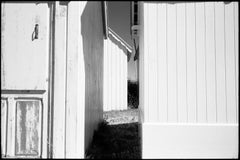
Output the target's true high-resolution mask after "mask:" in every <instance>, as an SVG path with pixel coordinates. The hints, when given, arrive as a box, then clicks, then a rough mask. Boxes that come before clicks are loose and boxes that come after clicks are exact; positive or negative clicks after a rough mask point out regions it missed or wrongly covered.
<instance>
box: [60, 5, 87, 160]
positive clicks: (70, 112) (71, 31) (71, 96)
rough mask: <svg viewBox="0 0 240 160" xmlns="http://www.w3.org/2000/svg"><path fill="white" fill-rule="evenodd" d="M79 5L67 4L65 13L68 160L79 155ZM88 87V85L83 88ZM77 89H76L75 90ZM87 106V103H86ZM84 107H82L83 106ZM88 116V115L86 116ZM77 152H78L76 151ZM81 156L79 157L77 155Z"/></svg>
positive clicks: (66, 150) (66, 154)
mask: <svg viewBox="0 0 240 160" xmlns="http://www.w3.org/2000/svg"><path fill="white" fill-rule="evenodd" d="M79 6H80V4H79V2H70V3H69V4H68V13H67V16H68V17H67V20H68V21H67V26H68V27H67V28H68V30H67V33H68V34H67V62H66V63H67V74H66V76H67V80H66V83H67V85H66V90H67V91H66V144H65V145H66V146H65V147H66V148H65V152H66V153H65V156H66V157H69V158H73V157H78V154H79V153H80V150H79V149H82V148H77V141H76V139H77V136H81V135H79V134H78V133H77V124H78V121H76V118H77V116H78V115H77V108H78V107H80V106H78V103H77V102H78V98H80V97H78V87H80V86H79V83H78V70H79V68H78V63H79V56H80V54H79V53H80V48H79V47H80V46H79V44H80V43H79V39H80V36H79V35H80V34H81V30H80V26H79V25H80V22H78V21H79V17H80V7H79ZM85 72H88V73H89V71H88V68H87V67H86V71H85ZM85 87H86V88H87V87H90V86H89V85H86V86H85ZM76 88H77V89H76ZM86 105H88V102H86ZM83 107H84V106H83ZM86 116H89V115H86ZM77 150H79V151H77ZM79 156H81V155H79Z"/></svg>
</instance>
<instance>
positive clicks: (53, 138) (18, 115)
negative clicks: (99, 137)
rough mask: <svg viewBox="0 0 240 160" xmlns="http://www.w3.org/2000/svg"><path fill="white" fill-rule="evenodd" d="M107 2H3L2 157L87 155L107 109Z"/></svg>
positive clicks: (69, 156)
mask: <svg viewBox="0 0 240 160" xmlns="http://www.w3.org/2000/svg"><path fill="white" fill-rule="evenodd" d="M106 26H107V18H106V3H105V2H86V1H75V2H73V1H66V2H59V1H57V2H43V1H41V2H37V1H36V2H30V1H29V2H20V1H19V2H3V3H1V157H2V158H84V157H85V152H86V149H87V148H88V146H89V144H90V142H91V139H92V136H93V132H94V130H95V129H96V128H97V125H98V123H99V122H101V120H102V112H103V100H102V99H103V55H104V53H103V50H104V42H103V40H104V38H107V32H106V30H107V27H106Z"/></svg>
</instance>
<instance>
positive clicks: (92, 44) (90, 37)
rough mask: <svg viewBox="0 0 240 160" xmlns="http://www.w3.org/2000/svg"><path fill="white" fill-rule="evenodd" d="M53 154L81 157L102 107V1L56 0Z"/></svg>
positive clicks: (62, 156)
mask: <svg viewBox="0 0 240 160" xmlns="http://www.w3.org/2000/svg"><path fill="white" fill-rule="evenodd" d="M55 9H56V12H55V33H54V36H55V37H54V39H55V48H54V50H55V52H54V53H55V55H54V63H55V64H54V108H53V112H54V113H53V116H54V117H53V123H54V124H53V157H54V158H84V157H85V152H86V149H87V148H88V147H89V145H90V143H91V140H92V136H93V132H94V130H95V129H97V126H98V123H99V122H100V121H101V120H102V112H103V108H102V107H103V22H102V9H101V2H67V3H66V2H56V8H55Z"/></svg>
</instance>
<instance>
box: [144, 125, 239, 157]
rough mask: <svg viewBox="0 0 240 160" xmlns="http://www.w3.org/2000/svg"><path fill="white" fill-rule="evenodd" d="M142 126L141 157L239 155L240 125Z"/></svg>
mask: <svg viewBox="0 0 240 160" xmlns="http://www.w3.org/2000/svg"><path fill="white" fill-rule="evenodd" d="M142 129H143V131H144V132H142V147H143V150H142V158H237V157H238V141H237V139H238V124H195V123H188V124H187V123H186V124H179V123H163V124H162V123H144V124H142ZM156 146H157V147H156Z"/></svg>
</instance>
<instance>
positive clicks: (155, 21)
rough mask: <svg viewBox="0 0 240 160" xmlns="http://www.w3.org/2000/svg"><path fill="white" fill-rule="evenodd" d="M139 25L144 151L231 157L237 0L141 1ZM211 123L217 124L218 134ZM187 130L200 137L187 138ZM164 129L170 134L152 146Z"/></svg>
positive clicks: (235, 104) (148, 153) (233, 147)
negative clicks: (211, 0) (166, 140)
mask: <svg viewBox="0 0 240 160" xmlns="http://www.w3.org/2000/svg"><path fill="white" fill-rule="evenodd" d="M140 28H141V29H140V109H141V111H140V113H141V119H142V120H141V121H142V122H143V128H142V129H143V131H142V134H143V135H142V136H143V138H142V139H143V157H148V156H150V157H151V156H152V157H154V156H162V157H171V156H173V157H175V156H183V157H184V156H186V157H198V156H199V157H201V156H202V157H207V156H210V157H218V156H219V157H237V148H238V145H237V139H238V138H237V128H238V107H239V106H238V95H239V94H238V80H239V76H238V72H239V70H238V65H239V62H238V56H239V52H238V33H239V31H238V3H237V2H230V3H224V2H186V3H185V2H178V3H176V2H172V3H171V2H162V3H154V2H149V3H147V2H146V3H145V2H144V3H141V9H140ZM162 124H164V125H165V127H164V126H162ZM168 124H169V126H171V124H176V126H174V127H173V128H171V129H170V128H168ZM182 124H186V128H184V127H183V128H181V127H180V126H181V125H182ZM187 124H189V126H187ZM190 124H196V125H197V126H199V128H197V129H196V130H198V132H195V131H194V130H193V131H192V130H191V125H190ZM200 124H201V125H202V126H201V125H200ZM210 124H214V125H216V126H218V125H219V126H220V128H221V129H220V130H221V136H219V137H217V136H216V137H214V136H213V135H214V134H217V132H215V131H214V130H213V129H209V128H208V127H207V126H208V125H210ZM152 125H153V126H152ZM214 125H213V126H212V128H215V127H216V126H214ZM226 125H229V126H231V127H232V128H231V127H229V126H226ZM164 128H165V129H166V130H167V131H169V132H171V133H173V134H169V135H168V134H163V132H162V131H163V130H164ZM178 129H179V130H178ZM150 130H151V131H150ZM220 130H219V131H220ZM152 132H154V133H156V134H154V135H155V137H154V136H153V135H151V133H152ZM161 133H162V134H161ZM174 133H179V134H178V138H177V139H182V140H181V142H177V141H175V140H176V139H174V138H173V137H174V136H177V135H175V134H174ZM203 133H204V134H203ZM223 133H224V134H223ZM157 134H159V135H157ZM192 134H194V136H193V137H194V139H202V140H203V141H201V142H200V141H193V142H190V140H189V139H188V136H192ZM201 134H202V136H201ZM156 136H157V137H156ZM161 136H162V137H161ZM158 137H159V138H158ZM164 137H165V138H166V139H168V140H169V141H168V142H166V143H164V144H163V145H160V146H159V150H158V149H156V148H157V146H155V145H157V143H158V142H159V143H161V140H163V139H164ZM223 137H224V138H225V139H228V138H229V141H224V140H223V139H222V138H223ZM230 137H231V138H230ZM171 138H172V140H171ZM156 139H157V140H156ZM208 140H211V142H212V143H211V144H207V143H205V142H206V141H208ZM175 143H177V144H175ZM226 143H227V144H228V145H226ZM150 144H151V146H150ZM216 144H218V146H217V147H216ZM191 145H195V146H196V148H195V149H193V151H192V152H190V150H188V148H189V146H191ZM170 146H176V148H175V149H173V148H172V149H171V147H170ZM154 147H155V148H154ZM168 147H169V148H168ZM211 147H213V148H214V147H216V148H215V149H213V150H212V149H210V148H211ZM161 148H162V150H161ZM163 148H165V149H166V148H167V149H166V150H165V149H163ZM221 150H224V152H222V151H221ZM188 151H189V152H188ZM180 153H181V154H180Z"/></svg>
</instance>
